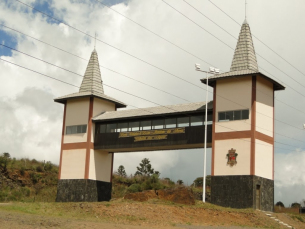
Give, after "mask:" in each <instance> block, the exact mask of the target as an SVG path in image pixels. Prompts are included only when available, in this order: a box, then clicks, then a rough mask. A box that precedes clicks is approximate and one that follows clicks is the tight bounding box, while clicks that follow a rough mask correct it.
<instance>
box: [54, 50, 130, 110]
mask: <svg viewBox="0 0 305 229" xmlns="http://www.w3.org/2000/svg"><path fill="white" fill-rule="evenodd" d="M88 96H93V97H97V98H100V99H103V100H107V101H110V102H113V103H115V104H116V106H117V107H118V108H122V107H126V104H124V103H122V102H120V101H119V100H116V99H114V98H112V97H110V96H107V95H105V94H104V88H103V81H102V77H101V71H100V66H99V61H98V56H97V53H96V51H95V49H94V50H93V52H92V53H91V57H90V60H89V63H88V65H87V68H86V72H85V75H84V78H83V81H82V84H81V86H80V89H79V92H77V93H73V94H69V95H65V96H62V97H59V98H56V99H54V101H55V102H59V103H65V102H66V101H67V100H68V99H72V98H80V97H88Z"/></svg>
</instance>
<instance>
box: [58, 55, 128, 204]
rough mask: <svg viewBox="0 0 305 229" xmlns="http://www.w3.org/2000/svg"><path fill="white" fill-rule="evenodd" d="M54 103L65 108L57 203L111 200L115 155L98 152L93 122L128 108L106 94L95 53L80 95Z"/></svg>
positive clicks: (61, 98)
mask: <svg viewBox="0 0 305 229" xmlns="http://www.w3.org/2000/svg"><path fill="white" fill-rule="evenodd" d="M54 101H55V102H58V103H62V104H64V117H63V129H62V140H61V152H60V164H59V174H58V179H59V181H58V189H57V198H56V201H60V202H65V201H69V202H70V201H71V202H72V201H103V200H110V198H111V186H112V185H111V177H112V165H113V153H112V152H105V151H101V150H94V133H95V131H94V129H95V124H94V123H92V118H93V117H95V116H97V115H99V114H101V113H103V112H106V111H115V110H116V109H117V108H121V107H126V105H125V104H124V103H122V102H120V101H118V100H116V99H113V98H111V97H109V96H107V95H105V94H104V90H103V83H102V80H101V73H100V67H99V62H98V56H97V53H96V51H95V50H94V51H93V52H92V54H91V57H90V60H89V63H88V66H87V69H86V72H85V75H84V78H83V82H82V84H81V87H80V90H79V92H77V93H73V94H70V95H66V96H63V97H59V98H56V99H54Z"/></svg>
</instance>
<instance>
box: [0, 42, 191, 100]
mask: <svg viewBox="0 0 305 229" xmlns="http://www.w3.org/2000/svg"><path fill="white" fill-rule="evenodd" d="M0 45H1V46H3V47H5V48H8V49H11V50H14V51H16V52H19V53H22V54H24V55H26V56H29V57H31V58H33V59H36V60H39V61H42V62H44V63H47V64H49V65H52V66H54V67H57V68H59V69H62V70H64V71H67V72H70V73H72V74H75V75H77V76H81V77H83V75H81V74H78V73H76V72H73V71H70V70H68V69H66V68H62V67H60V66H58V65H55V64H52V63H50V62H47V61H45V60H42V59H40V58H37V57H34V56H32V55H29V54H27V53H24V52H21V51H19V50H17V49H14V48H12V47H9V46H7V45H3V44H0ZM100 67H102V68H104V69H107V70H109V71H112V72H114V73H116V74H118V75H121V76H124V77H126V78H129V79H131V80H134V81H136V82H138V83H141V84H143V85H146V86H148V87H151V88H153V89H156V90H158V91H161V92H163V93H166V94H168V95H172V96H174V97H176V98H179V99H182V100H184V101H187V102H190V101H189V100H187V99H184V98H181V97H179V96H177V95H174V94H172V93H169V92H167V91H164V90H161V89H159V88H157V87H154V86H151V85H149V84H146V83H144V82H142V81H140V80H137V79H134V78H132V77H130V76H127V75H124V74H122V73H119V72H117V71H115V70H112V69H110V68H107V67H104V66H102V65H100Z"/></svg>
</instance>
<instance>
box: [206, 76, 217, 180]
mask: <svg viewBox="0 0 305 229" xmlns="http://www.w3.org/2000/svg"><path fill="white" fill-rule="evenodd" d="M216 85H217V81H216V82H215V86H214V91H213V125H212V166H211V175H212V176H214V170H215V140H216V139H215V138H216V135H215V131H216V129H215V125H216ZM206 106H207V104H206Z"/></svg>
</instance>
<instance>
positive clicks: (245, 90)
mask: <svg viewBox="0 0 305 229" xmlns="http://www.w3.org/2000/svg"><path fill="white" fill-rule="evenodd" d="M251 98H252V78H251V77H250V76H249V77H244V78H236V79H234V78H233V79H224V80H219V81H217V86H216V123H215V132H216V133H219V132H232V131H233V132H234V131H244V130H251ZM245 109H249V119H248V120H238V121H228V122H218V112H220V111H233V110H245Z"/></svg>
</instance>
